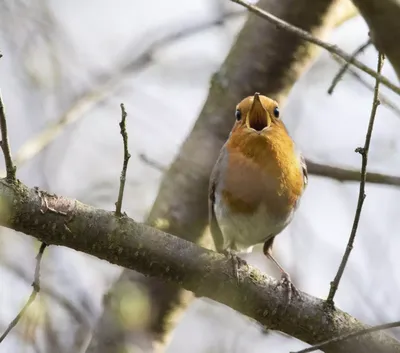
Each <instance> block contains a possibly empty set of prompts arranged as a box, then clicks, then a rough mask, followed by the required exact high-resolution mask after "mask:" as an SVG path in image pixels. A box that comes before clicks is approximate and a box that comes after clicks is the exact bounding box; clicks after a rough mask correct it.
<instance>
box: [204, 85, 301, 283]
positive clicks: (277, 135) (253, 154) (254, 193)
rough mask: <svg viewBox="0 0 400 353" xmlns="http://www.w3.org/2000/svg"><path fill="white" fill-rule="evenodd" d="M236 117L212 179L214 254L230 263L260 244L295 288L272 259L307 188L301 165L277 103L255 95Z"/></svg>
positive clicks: (285, 277)
mask: <svg viewBox="0 0 400 353" xmlns="http://www.w3.org/2000/svg"><path fill="white" fill-rule="evenodd" d="M235 117H236V122H235V124H234V126H233V128H232V130H231V132H230V134H229V138H228V140H227V141H226V143H225V144H224V146H223V147H222V149H221V151H220V154H219V157H218V159H217V162H216V164H215V166H214V168H213V171H212V173H211V177H210V186H209V224H210V231H211V234H212V237H213V239H214V243H215V247H216V250H217V251H218V252H222V253H226V254H228V255H230V256H232V257H233V258H234V256H233V255H234V254H235V253H240V252H246V253H248V252H251V251H252V248H253V246H254V245H256V244H260V243H264V247H263V250H264V254H265V255H266V256H267V257H268V258H269V259H270V260H272V261H273V262H274V263H275V265H276V266H277V267H278V268H279V269H280V271H281V274H282V276H281V283H284V284H285V285H286V286H288V287H289V288H288V289H295V287H294V286H293V284H292V283H291V280H290V276H289V274H288V273H287V272H286V271H285V270H284V269H283V268H282V266H281V265H280V264H279V263H278V262H277V261H276V260H275V258H274V257H273V256H272V244H273V242H274V239H275V236H276V235H278V234H279V233H281V232H282V231H283V230H284V229H285V228H286V226H287V225H288V224H289V223H290V222H291V220H292V218H293V215H294V213H295V211H296V209H297V207H298V205H299V201H300V198H301V196H302V194H303V192H304V190H305V188H306V186H307V183H308V175H307V166H306V163H305V160H304V158H303V156H302V154H301V153H300V152H299V150H298V149H297V148H296V146H295V143H294V142H293V140H292V139H291V137H290V136H289V134H288V132H287V130H286V127H285V125H284V124H283V122H282V120H281V117H280V112H279V106H278V103H277V102H276V101H275V100H273V99H270V98H268V97H266V96H263V95H260V94H259V93H257V92H256V93H255V94H254V96H249V97H247V98H244V99H243V100H242V101H241V102H240V103H239V104H238V105H237V106H236V112H235ZM236 271H237V268H236ZM236 275H237V273H236ZM296 291H297V290H296Z"/></svg>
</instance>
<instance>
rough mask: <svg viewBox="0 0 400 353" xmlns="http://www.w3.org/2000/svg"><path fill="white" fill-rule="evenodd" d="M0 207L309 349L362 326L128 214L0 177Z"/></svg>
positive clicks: (48, 234) (4, 214) (396, 345)
mask: <svg viewBox="0 0 400 353" xmlns="http://www.w3.org/2000/svg"><path fill="white" fill-rule="evenodd" d="M0 204H1V205H2V207H1V209H0V225H3V226H6V227H9V228H11V229H14V230H16V231H20V232H24V233H26V234H29V235H31V236H34V237H35V238H37V239H39V240H40V241H42V242H44V243H46V244H47V245H61V246H67V247H70V248H72V249H75V250H78V251H83V252H85V253H87V254H90V255H94V256H97V257H98V258H100V259H103V260H107V261H109V262H111V263H113V264H117V265H119V266H123V267H126V268H129V269H131V270H135V271H140V272H141V273H143V274H144V275H147V276H156V277H158V278H159V279H161V280H163V281H169V282H173V283H175V284H177V285H179V286H181V287H183V288H185V289H187V290H189V291H192V292H194V293H196V295H198V296H205V297H208V298H211V299H213V300H216V301H218V302H220V303H222V304H225V305H227V306H229V307H231V308H233V309H235V310H237V311H239V312H241V313H242V314H244V315H247V316H249V317H251V318H253V319H255V320H257V321H258V322H259V323H260V324H262V325H264V326H267V327H268V328H271V329H274V330H279V331H282V332H284V333H286V334H288V335H291V336H293V337H295V338H297V339H300V340H302V341H304V342H307V343H309V344H315V343H318V342H321V341H325V340H327V339H330V338H332V337H336V336H339V335H342V334H345V333H350V332H354V331H357V330H360V329H364V328H366V327H365V325H363V324H362V323H361V322H359V321H357V320H356V319H355V318H353V317H351V316H350V315H349V314H346V313H344V312H342V311H340V310H339V309H337V308H336V309H332V308H329V307H326V306H324V301H323V300H321V299H318V298H315V297H312V296H310V295H308V294H306V293H301V298H298V297H296V296H294V297H293V298H292V301H291V303H290V305H288V306H287V307H286V303H287V297H286V293H285V291H284V290H282V288H280V287H279V286H277V284H278V282H277V281H276V280H275V279H273V278H272V277H269V276H267V275H264V274H262V273H261V272H260V271H258V270H257V269H255V268H253V267H252V266H249V265H247V264H241V265H240V267H239V282H238V280H237V278H236V277H235V271H234V268H233V265H232V261H231V259H230V258H228V257H225V256H224V255H222V254H219V253H216V252H214V251H211V250H208V249H205V248H202V247H199V246H198V245H196V244H194V243H192V242H190V241H186V240H183V239H181V238H179V237H176V236H174V235H171V234H168V233H165V232H162V231H160V230H157V229H155V228H152V227H150V226H147V225H144V224H140V223H136V222H134V221H133V220H132V219H130V218H129V217H127V216H122V217H117V216H116V215H115V213H114V212H110V211H105V210H101V209H97V208H95V207H92V206H89V205H85V204H83V203H80V202H79V201H76V200H72V199H68V198H64V197H58V196H56V195H53V194H47V193H46V192H43V191H39V190H38V189H30V188H28V187H26V186H25V185H23V184H22V183H20V182H17V183H7V181H6V180H5V179H0ZM186 237H189V236H186ZM324 351H325V352H327V353H338V352H340V353H347V352H349V353H350V352H351V353H355V352H371V353H372V352H378V353H380V352H382V353H383V352H384V353H386V352H387V353H389V352H390V353H396V352H400V342H398V341H396V340H395V339H394V338H392V337H390V336H389V335H385V334H383V333H382V332H374V333H371V334H368V335H363V336H359V337H357V338H353V339H349V340H345V341H339V342H336V343H332V344H330V345H329V346H327V347H326V348H325V350H324Z"/></svg>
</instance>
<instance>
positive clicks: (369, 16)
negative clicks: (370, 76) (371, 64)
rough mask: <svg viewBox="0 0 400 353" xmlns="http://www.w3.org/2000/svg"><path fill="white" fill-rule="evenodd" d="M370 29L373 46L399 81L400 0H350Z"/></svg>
mask: <svg viewBox="0 0 400 353" xmlns="http://www.w3.org/2000/svg"><path fill="white" fill-rule="evenodd" d="M352 1H353V3H354V5H355V6H356V7H357V8H358V10H359V11H360V13H361V15H362V16H363V17H364V20H365V21H366V22H367V24H368V27H369V29H370V35H371V38H372V41H373V43H374V44H375V46H376V47H377V48H378V50H380V51H381V52H382V53H385V55H386V56H387V57H388V59H389V61H390V63H391V64H392V66H393V68H394V70H395V72H396V75H397V77H398V78H399V79H400V46H399V42H400V21H399V18H400V0H352Z"/></svg>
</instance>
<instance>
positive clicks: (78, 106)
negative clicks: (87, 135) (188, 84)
mask: <svg viewBox="0 0 400 353" xmlns="http://www.w3.org/2000/svg"><path fill="white" fill-rule="evenodd" d="M238 16H243V12H242V11H231V12H227V13H225V14H224V15H223V17H221V18H217V19H212V20H208V21H205V22H201V23H190V24H187V25H186V24H185V25H182V26H181V27H180V28H178V29H175V30H172V31H171V32H166V31H165V30H162V31H161V30H157V31H155V33H158V34H159V33H165V32H166V33H165V34H163V35H162V36H161V37H159V38H157V39H156V40H155V41H153V42H152V43H150V44H149V45H148V46H147V47H146V48H145V49H144V50H143V52H141V53H140V54H139V56H137V57H135V58H133V59H132V52H136V51H137V50H134V48H135V47H136V45H137V43H136V41H135V42H134V43H132V44H130V45H128V48H129V50H127V53H126V54H125V56H123V55H121V57H124V58H129V59H127V60H125V61H122V62H120V63H118V64H117V65H116V67H115V68H114V69H113V71H112V72H110V73H107V74H102V75H99V79H98V81H97V82H94V84H93V87H92V88H90V89H89V90H87V91H86V92H83V93H82V94H81V95H80V96H79V97H78V98H77V99H76V101H75V102H74V103H73V104H72V105H71V106H70V107H69V108H68V109H67V110H66V111H65V112H64V113H63V114H62V115H61V117H60V118H59V119H58V120H56V121H54V122H52V123H50V124H49V125H48V126H47V127H46V128H45V129H44V130H43V131H42V132H40V133H39V134H38V135H35V136H33V137H32V138H31V139H29V140H28V141H26V142H25V143H24V144H23V145H22V146H21V148H20V149H19V150H18V151H17V153H16V155H15V159H14V161H15V164H16V165H17V166H22V165H23V164H24V163H26V162H27V161H28V160H30V159H32V158H33V157H34V156H36V155H37V154H39V153H40V152H41V151H43V150H44V149H45V148H46V147H47V146H48V145H49V144H50V143H52V142H53V141H54V140H55V139H56V138H57V137H58V136H59V135H60V134H61V133H62V132H63V131H64V130H65V129H66V128H67V127H68V126H69V125H72V124H74V123H75V122H77V121H78V120H79V119H81V118H82V117H83V116H85V114H86V113H88V112H89V111H90V110H91V109H93V108H94V107H95V106H96V105H97V104H98V103H100V102H102V101H103V100H105V99H106V98H108V97H109V96H110V94H111V93H112V92H113V91H114V90H115V89H116V88H117V87H118V85H119V84H121V82H123V81H124V80H125V79H126V78H127V75H130V74H133V73H134V72H137V71H139V70H141V69H144V68H145V67H146V66H147V65H149V64H151V63H152V62H153V56H154V54H155V53H156V51H157V50H160V49H161V48H163V47H165V46H167V45H170V44H172V43H174V42H176V41H178V40H181V39H184V38H186V37H189V36H191V35H195V34H197V33H200V32H202V31H205V30H207V29H210V28H211V27H213V26H217V25H220V24H221V21H225V20H228V19H231V18H235V17H238ZM152 36H154V34H153V33H148V34H144V35H143V37H145V38H152ZM146 44H147V43H146ZM131 48H132V49H131ZM4 175H5V173H4V172H3V173H0V176H4Z"/></svg>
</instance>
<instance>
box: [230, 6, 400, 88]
mask: <svg viewBox="0 0 400 353" xmlns="http://www.w3.org/2000/svg"><path fill="white" fill-rule="evenodd" d="M231 1H232V2H235V3H237V4H239V5H242V6H244V7H245V8H247V9H248V10H249V11H251V12H253V13H255V14H256V15H257V16H260V17H262V18H264V19H265V20H267V21H269V22H271V23H273V24H274V25H275V26H276V27H277V28H279V29H283V30H285V31H288V32H290V33H293V34H294V35H296V36H298V37H300V38H302V39H304V40H306V41H308V42H310V43H313V44H315V45H317V46H319V47H321V48H323V49H325V50H327V51H328V52H329V53H331V54H333V55H336V56H339V57H341V58H342V59H344V60H345V61H346V62H349V63H350V64H351V65H353V66H355V67H357V68H358V69H360V70H361V71H364V72H365V73H367V74H368V75H370V76H372V77H374V78H375V79H376V80H378V81H379V82H380V83H382V84H383V85H385V86H386V87H388V88H389V89H391V90H392V91H393V92H395V93H397V94H399V95H400V87H399V86H396V85H395V84H394V83H393V82H391V81H390V80H389V79H387V78H386V77H385V76H382V75H381V74H380V73H379V72H376V71H374V70H372V69H371V68H369V67H368V66H366V65H364V64H363V63H362V62H360V61H358V60H357V59H355V58H353V57H352V56H351V55H349V54H347V53H346V52H345V51H343V50H342V49H340V48H339V47H338V46H337V45H333V44H330V43H327V42H324V41H323V40H321V39H319V38H317V37H314V36H313V35H312V34H310V33H309V32H307V31H304V30H303V29H301V28H299V27H295V26H293V25H291V24H289V23H287V22H285V21H283V20H281V19H280V18H278V17H276V16H274V15H272V14H270V13H269V12H267V11H264V10H262V9H260V8H259V7H258V6H256V5H253V4H251V3H249V2H247V1H243V0H231Z"/></svg>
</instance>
